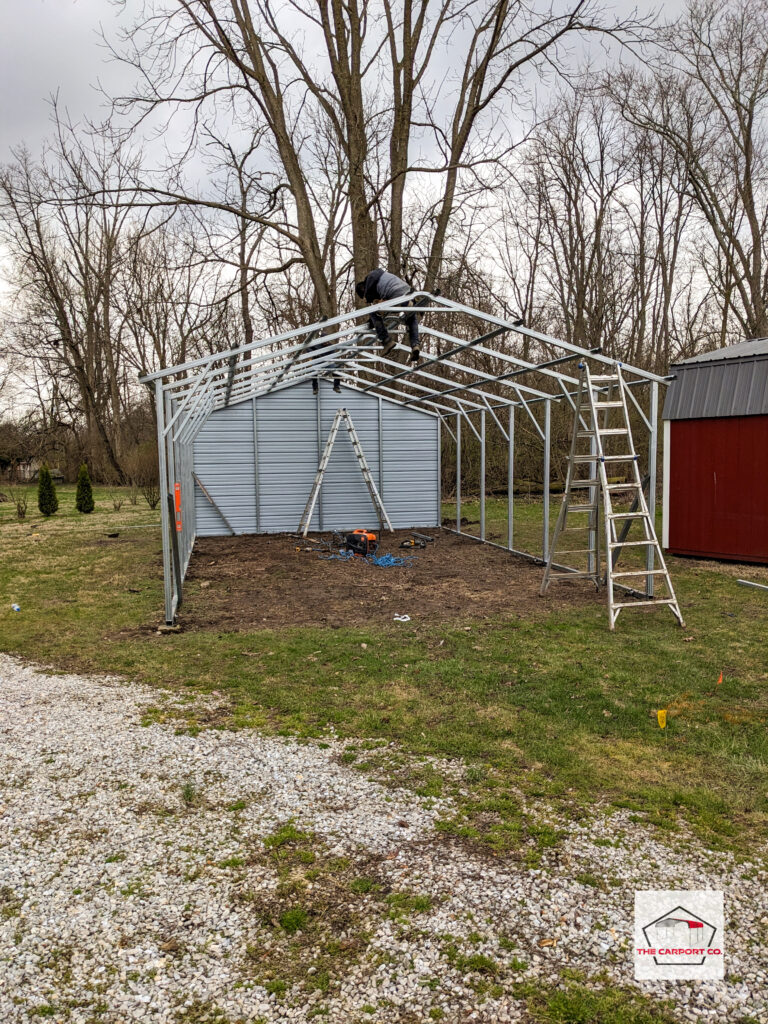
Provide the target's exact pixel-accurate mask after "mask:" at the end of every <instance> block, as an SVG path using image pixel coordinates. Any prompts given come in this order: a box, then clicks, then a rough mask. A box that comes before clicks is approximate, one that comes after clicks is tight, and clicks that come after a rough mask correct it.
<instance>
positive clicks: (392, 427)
mask: <svg viewBox="0 0 768 1024" xmlns="http://www.w3.org/2000/svg"><path fill="white" fill-rule="evenodd" d="M439 452H440V444H439V420H438V419H437V417H436V416H425V415H424V414H423V413H421V412H419V411H418V410H416V409H407V408H402V407H401V406H397V405H392V404H390V403H389V402H383V403H382V453H383V461H384V472H383V492H384V506H385V508H386V510H387V512H388V513H389V517H390V519H391V520H392V525H393V526H394V527H395V528H396V529H408V528H410V527H412V526H439V525H440V508H439V507H438V505H439V502H438V477H439V473H440V462H439Z"/></svg>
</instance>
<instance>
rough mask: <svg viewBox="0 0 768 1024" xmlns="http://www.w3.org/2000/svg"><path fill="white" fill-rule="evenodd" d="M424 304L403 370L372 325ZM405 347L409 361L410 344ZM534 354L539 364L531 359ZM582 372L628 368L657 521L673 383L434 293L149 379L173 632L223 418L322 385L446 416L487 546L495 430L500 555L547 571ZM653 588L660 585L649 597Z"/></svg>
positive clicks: (397, 321) (396, 319)
mask: <svg viewBox="0 0 768 1024" xmlns="http://www.w3.org/2000/svg"><path fill="white" fill-rule="evenodd" d="M414 301H420V302H422V303H424V304H423V305H420V306H419V309H418V312H419V317H420V319H421V320H422V326H421V336H422V345H423V350H422V352H423V357H424V358H423V359H422V360H421V362H420V363H418V364H417V365H414V366H403V364H402V363H400V362H397V360H395V359H391V358H383V357H382V356H380V355H379V354H378V342H377V339H376V336H375V334H374V333H373V332H372V331H371V329H370V328H369V326H368V318H369V316H370V314H371V312H377V313H381V314H382V315H384V316H385V318H389V319H391V321H392V322H393V326H392V330H398V331H399V330H401V329H402V328H401V320H402V315H403V314H406V313H409V312H411V311H412V308H413V307H412V303H413V302H414ZM424 319H426V321H427V322H426V323H424V322H423V321H424ZM516 336H519V337H522V338H525V339H527V343H528V349H529V358H528V359H523V358H522V357H521V356H519V355H517V354H515V352H514V346H513V344H511V343H510V342H511V341H513V340H514V339H516ZM489 342H495V343H496V347H493V348H490V347H489V346H488V343H489ZM397 347H398V349H399V350H402V351H405V352H407V351H408V346H407V345H405V344H403V343H402V342H399V343H398V346H397ZM531 354H533V356H534V358H530V356H531ZM581 362H587V363H590V364H591V363H597V364H602V365H603V366H606V367H608V368H609V369H610V368H611V367H614V366H616V365H621V367H622V372H623V374H624V378H625V381H626V384H627V385H628V387H629V389H630V390H629V395H630V397H631V399H632V403H633V405H634V406H635V408H636V410H637V412H638V414H639V416H640V418H641V421H642V423H643V425H644V427H645V428H646V429H647V431H648V438H649V446H648V451H649V464H648V467H647V472H648V474H649V475H650V493H649V495H648V505H649V508H651V509H652V510H654V511H655V507H656V465H657V455H658V402H659V385H660V384H664V385H666V383H667V380H666V379H665V378H664V377H660V376H657V375H656V374H653V373H649V372H648V371H647V370H641V369H640V368H638V367H635V366H629V365H627V364H626V363H620V364H619V363H618V361H617V360H615V359H613V358H611V357H610V356H607V355H604V354H603V353H602V352H601V351H600V350H597V349H593V350H587V349H584V348H579V347H578V346H577V345H573V344H570V343H569V342H565V341H562V340H560V339H558V338H554V337H550V336H549V335H546V334H542V333H540V332H539V331H534V330H531V329H530V328H528V327H524V326H523V325H521V324H519V323H514V322H511V321H509V320H505V319H502V318H501V317H497V316H493V315H492V314H490V313H487V312H484V311H482V310H477V309H472V308H471V307H469V306H465V305H462V304H461V303H458V302H453V301H451V300H450V299H446V298H443V297H442V296H434V295H431V294H429V293H428V292H414V293H412V294H411V295H409V296H408V297H407V299H392V300H389V301H388V302H381V303H378V304H376V305H375V306H369V307H366V308H365V309H357V310H353V311H352V312H349V313H344V314H342V315H340V316H337V317H333V318H332V319H329V320H325V321H322V322H320V323H317V324H312V325H310V326H307V327H300V328H298V329H296V330H293V331H288V332H286V333H284V334H280V335H276V336H274V337H271V338H265V339H263V340H261V341H259V342H256V343H254V344H251V345H242V346H240V347H239V348H234V349H229V350H227V351H225V352H215V353H212V354H211V355H209V356H203V357H201V358H199V359H193V360H190V361H189V362H186V363H183V364H180V365H178V366H170V367H166V368H164V369H161V370H158V371H156V372H155V373H150V374H147V375H146V376H143V377H141V378H140V380H141V382H142V383H144V384H147V385H148V386H149V387H151V388H152V389H153V393H154V402H155V412H156V417H157V437H158V457H159V468H160V489H161V493H162V501H161V504H160V507H161V515H162V537H163V574H164V581H165V617H166V621H167V622H169V623H170V622H173V621H174V620H175V617H176V612H177V609H178V607H179V605H180V604H181V598H182V592H183V590H182V588H183V581H184V576H185V574H186V571H187V566H188V564H189V559H190V556H191V554H192V548H193V546H194V543H195V523H194V486H195V485H194V481H193V478H192V476H193V474H192V469H193V444H194V439H195V437H196V435H197V433H198V432H199V430H200V428H201V427H202V425H203V423H205V421H206V420H207V418H208V417H209V416H210V415H211V413H212V412H214V411H215V410H217V409H222V408H226V407H227V406H228V405H232V404H235V403H239V402H243V401H246V400H255V399H257V398H259V397H260V396H263V395H267V394H269V393H270V392H273V391H276V390H278V389H283V388H288V387H292V386H294V385H295V384H298V383H300V382H302V381H307V380H311V379H312V378H316V377H326V378H338V379H339V380H340V381H341V382H342V383H343V384H344V385H345V386H347V387H350V388H354V389H357V390H360V391H362V392H364V393H369V394H370V393H372V394H374V395H378V396H380V397H382V398H386V399H388V400H389V401H394V402H397V403H400V404H402V405H404V406H415V407H420V408H422V409H424V410H428V411H430V412H432V413H433V414H436V415H437V416H439V418H440V422H441V426H443V427H445V429H446V430H447V431H448V432H449V433H450V435H451V436H452V437H453V438H454V441H455V444H456V458H457V477H456V509H457V511H456V530H455V532H456V533H458V534H461V535H462V536H468V537H472V539H475V540H479V541H481V542H483V543H486V544H493V542H491V541H489V540H487V539H486V522H485V438H486V426H487V423H488V421H489V419H490V420H493V422H494V423H495V424H496V426H497V427H498V429H499V430H500V431H501V434H502V436H503V437H504V439H505V440H506V442H507V445H508V452H509V455H508V483H507V507H508V528H507V542H506V544H503V545H499V544H493V546H495V547H502V548H503V549H505V550H507V551H509V552H511V553H513V554H515V555H519V556H522V557H524V558H528V559H532V560H534V561H536V562H544V561H546V559H547V556H548V552H549V511H550V457H551V421H552V405H553V403H554V402H567V403H568V404H569V405H570V406H571V407H573V408H575V404H574V396H575V391H576V388H577V385H578V378H577V376H575V374H574V372H572V371H570V372H569V369H568V367H569V364H572V368H573V370H575V369H577V365H578V363H581ZM478 363H480V364H482V365H477V364H478ZM574 364H575V365H574ZM521 378H523V379H521ZM523 380H526V381H527V382H526V383H524V382H523ZM518 410H520V411H521V413H522V414H523V415H525V417H526V419H527V420H528V421H529V422H530V423H531V424H532V426H533V428H534V430H535V432H536V434H537V435H538V436H539V438H540V440H541V443H542V476H543V487H544V493H543V505H544V524H543V530H542V543H541V551H540V552H528V551H522V550H520V549H518V548H516V547H515V538H514V500H513V488H514V459H515V422H516V415H517V411H518ZM462 425H464V426H465V427H466V428H467V429H468V430H470V431H471V432H472V433H473V434H474V436H475V437H476V438H477V440H478V442H479V444H480V453H481V455H480V530H479V536H478V537H474V535H472V534H466V533H465V532H464V531H462V529H461V502H462V494H461V483H462V481H461V444H462V429H463V427H462ZM562 568H565V569H568V568H570V567H568V566H563V567H562ZM652 581H653V577H652V576H649V577H648V582H647V584H646V585H647V587H648V588H649V592H648V593H649V596H650V595H651V594H652Z"/></svg>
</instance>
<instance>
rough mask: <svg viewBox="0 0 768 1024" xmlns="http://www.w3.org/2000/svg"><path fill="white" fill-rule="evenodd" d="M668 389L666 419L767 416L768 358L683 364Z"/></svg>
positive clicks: (674, 369)
mask: <svg viewBox="0 0 768 1024" xmlns="http://www.w3.org/2000/svg"><path fill="white" fill-rule="evenodd" d="M672 370H673V372H674V373H675V375H676V379H675V380H673V381H672V382H671V384H670V385H669V387H668V389H667V396H666V400H665V402H664V412H663V414H662V416H663V418H664V419H665V420H690V419H709V418H713V417H724V416H763V415H766V414H768V357H766V356H759V357H756V358H754V359H744V358H742V359H731V360H728V359H725V360H722V361H721V362H704V363H690V364H688V363H682V364H681V365H680V366H675V367H673V368H672Z"/></svg>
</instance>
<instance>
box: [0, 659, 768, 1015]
mask: <svg viewBox="0 0 768 1024" xmlns="http://www.w3.org/2000/svg"><path fill="white" fill-rule="evenodd" d="M160 699H164V700H171V699H172V698H167V697H166V698H159V696H158V693H157V691H155V690H151V689H148V688H146V687H141V686H138V685H135V684H128V683H126V682H124V681H121V680H117V679H105V678H84V677H81V676H72V675H68V676H61V675H46V674H44V673H43V672H41V671H37V670H34V669H32V668H29V667H25V666H23V665H22V664H21V663H20V662H18V661H16V660H14V659H11V658H9V657H6V656H2V655H0V1021H2V1022H3V1024H16V1022H22V1021H38V1020H41V1019H51V1020H54V1021H71V1022H74V1024H77V1022H83V1024H86V1022H96V1021H101V1022H105V1024H113V1022H114V1024H116V1022H134V1021H152V1022H181V1021H184V1022H190V1024H192V1022H194V1024H203V1022H205V1021H211V1022H214V1021H215V1022H216V1024H224V1022H239V1021H242V1022H246V1021H247V1022H255V1021H259V1020H263V1021H268V1022H273V1021H280V1022H282V1021H307V1020H310V1019H318V1020H320V1021H330V1022H338V1024H342V1022H343V1024H346V1022H349V1021H352V1022H356V1021H361V1020H370V1021H385V1022H394V1021H428V1020H431V1019H441V1018H440V1011H442V1013H443V1017H442V1019H443V1020H445V1021H465V1020H467V1021H483V1022H489V1024H490V1022H497V1021H498V1022H504V1021H524V1020H530V1018H529V1017H527V1016H526V1011H525V1006H524V1004H523V1003H521V1002H520V1001H518V1000H516V999H515V998H514V995H513V991H512V989H513V985H514V983H515V982H518V981H528V982H536V983H539V984H541V985H542V986H543V987H545V988H547V987H550V986H552V985H556V984H558V983H561V980H562V979H561V976H562V972H563V970H564V969H565V968H571V969H575V970H579V971H580V972H582V973H583V974H584V975H585V976H586V977H587V978H596V977H597V976H598V975H601V976H602V978H603V981H602V982H600V983H601V984H602V983H604V981H605V978H606V977H607V978H608V979H610V980H611V981H612V982H615V983H616V984H619V985H632V984H634V983H633V981H632V970H633V968H632V960H631V930H632V907H633V895H634V890H635V889H645V888H693V889H703V888H715V889H719V888H722V889H724V890H725V891H726V897H725V899H726V917H727V924H728V926H729V932H728V938H727V946H726V952H727V970H728V977H727V979H726V981H725V982H721V983H711V982H710V983H706V982H701V983H690V984H686V983H682V982H681V983H676V984H674V985H672V984H669V983H667V984H660V983H659V984H653V985H651V984H647V985H646V986H645V988H644V991H647V992H648V993H649V994H650V993H654V994H656V995H659V994H661V995H663V996H665V997H667V998H671V999H673V1000H674V1001H675V1003H676V1011H675V1012H676V1014H677V1015H678V1016H679V1017H680V1019H681V1020H691V1021H698V1020H704V1021H712V1022H714V1021H724V1020H727V1019H737V1018H739V1017H744V1016H749V1017H751V1018H753V1019H755V1020H757V1021H760V1022H768V999H767V996H766V993H767V992H768V974H767V972H766V958H765V955H764V950H765V948H766V940H767V938H768V898H767V897H766V880H767V879H768V876H766V873H765V870H764V864H763V863H760V864H758V863H756V864H740V865H736V864H735V862H734V861H733V859H732V858H731V857H730V856H727V855H723V854H717V855H716V854H714V853H708V852H706V851H703V850H700V849H698V847H697V845H696V843H695V842H693V841H691V842H688V843H683V842H681V841H680V836H679V834H678V835H677V837H676V839H675V840H674V842H675V843H676V848H672V847H670V846H666V845H662V844H661V843H660V842H659V841H658V839H657V838H656V836H655V835H654V834H652V833H650V832H649V831H648V830H647V829H645V828H643V827H642V826H641V825H639V824H638V823H634V822H632V821H631V820H630V816H629V815H628V814H626V813H618V814H613V815H612V816H610V817H609V816H596V817H595V819H594V820H592V821H590V822H585V823H584V824H583V825H582V826H578V827H577V826H574V825H573V824H572V823H568V825H567V826H566V827H568V828H569V830H570V831H569V837H568V839H567V840H566V841H565V842H564V843H563V844H561V845H560V846H559V847H557V848H556V849H554V850H552V851H551V852H549V853H547V854H546V855H545V857H544V860H543V862H542V866H541V867H540V868H539V869H537V870H526V869H525V868H523V867H521V866H520V864H519V863H517V862H516V861H514V860H511V859H510V860H502V859H493V858H490V857H486V856H484V855H483V854H482V853H478V852H475V851H473V850H471V849H470V848H469V847H467V846H466V845H463V844H460V843H458V842H457V841H455V840H450V839H448V838H447V837H445V836H443V835H442V834H441V833H439V832H437V831H436V830H435V828H434V823H435V820H436V819H438V818H441V817H446V816H448V815H450V813H451V808H450V806H449V805H447V803H446V802H444V801H435V800H419V799H417V798H416V797H414V796H413V795H411V794H409V793H407V792H405V791H402V790H398V791H393V790H391V789H386V788H384V787H383V786H381V785H379V784H377V783H375V782H373V781H370V780H368V779H366V778H365V777H363V775H362V774H361V773H360V772H359V771H357V770H355V769H353V768H349V767H346V766H345V765H343V764H341V763H339V759H338V757H339V754H340V752H341V751H342V749H343V746H342V745H341V744H339V743H337V742H335V741H332V740H331V741H329V742H328V743H327V744H318V743H309V744H305V743H297V742H294V741H291V740H284V739H279V738H273V737H264V736H261V735H259V734H258V733H257V732H255V731H252V730H243V731H239V732H220V731H216V730H208V731H204V732H202V733H200V734H199V735H198V736H196V737H192V736H189V735H177V734H176V729H175V727H174V725H172V724H152V725H148V726H142V724H141V717H142V709H144V708H146V707H147V706H148V705H150V704H152V705H156V704H157V703H158V700H160ZM202 703H205V701H202ZM208 703H210V701H208ZM185 787H186V788H185ZM185 794H186V799H185ZM243 803H245V806H242V804H243ZM233 805H235V806H234V807H233ZM542 813H546V812H545V811H544V812H542ZM288 821H293V822H294V824H295V826H296V828H297V829H299V830H303V831H304V832H306V833H311V835H312V838H311V840H307V841H306V843H305V846H306V847H307V848H309V847H310V846H311V848H312V850H313V851H314V853H315V855H316V857H317V865H318V866H320V867H322V868H324V867H325V866H327V865H329V864H331V865H334V864H335V865H336V869H337V875H338V876H339V878H342V877H343V878H344V879H346V881H343V883H339V884H343V885H344V886H347V889H346V890H343V891H349V890H348V885H349V881H348V879H349V878H351V877H354V875H355V874H356V873H357V874H361V875H366V874H367V875H369V876H371V877H373V878H375V880H376V882H377V884H378V886H379V887H380V888H381V892H382V894H383V893H386V892H387V891H388V890H390V889H391V890H393V891H394V892H407V893H411V894H418V895H422V896H429V897H430V903H429V906H427V907H426V909H424V905H423V904H422V905H421V906H416V907H411V908H410V912H407V911H406V912H404V913H402V914H401V915H398V914H393V912H392V910H391V905H390V904H388V903H387V902H386V900H385V898H384V896H383V895H379V896H376V895H375V890H374V892H373V893H371V894H356V895H354V894H352V893H351V892H350V895H349V903H350V907H352V908H353V910H354V915H356V916H354V915H353V917H350V918H349V920H348V921H347V922H346V923H339V922H340V921H342V919H343V914H342V915H341V916H339V915H338V914H337V915H336V916H334V913H332V912H331V911H330V910H329V912H328V916H327V920H325V921H323V920H320V921H318V924H317V934H318V935H321V934H323V928H325V932H326V933H325V935H324V939H323V942H326V944H327V940H328V934H329V930H330V932H333V929H336V930H337V931H336V933H334V935H332V937H334V936H335V940H337V941H338V943H339V944H340V948H341V949H342V950H344V949H346V948H354V949H355V950H356V952H355V954H354V955H342V956H341V958H340V959H339V964H340V965H341V966H340V970H339V973H338V975H337V976H334V975H333V972H332V974H331V978H330V984H328V985H327V986H321V987H319V988H317V989H315V990H314V991H311V986H310V985H307V984H306V982H307V981H309V980H311V979H313V978H319V977H320V975H321V973H322V971H321V968H322V967H323V960H322V956H323V951H322V949H320V947H318V950H317V953H316V954H315V951H314V950H313V949H312V948H307V935H309V934H310V933H309V932H307V935H303V934H302V932H301V931H300V932H299V933H297V935H296V936H293V937H290V936H286V935H285V933H284V931H283V929H281V927H280V926H279V924H278V923H277V922H276V921H275V920H274V915H275V914H278V915H279V909H278V910H277V911H276V910H275V909H274V908H275V907H276V906H278V907H279V906H282V904H280V902H279V901H280V900H281V899H282V900H285V899H286V897H285V892H286V889H285V886H286V879H288V882H290V880H291V878H293V877H294V876H293V875H292V874H291V870H288V869H284V870H283V871H282V874H281V873H280V872H279V870H278V869H279V867H280V864H279V863H278V861H277V859H276V858H275V857H274V856H269V855H268V853H267V850H266V848H265V844H264V842H263V840H264V838H265V837H267V836H270V835H271V834H273V833H274V832H275V831H276V830H277V829H278V828H279V827H280V826H281V825H283V824H285V823H286V822H288ZM605 839H611V840H613V841H614V842H615V845H612V846H605V845H596V844H595V840H598V841H600V840H605ZM342 856H343V857H345V858H347V860H348V861H349V865H348V866H346V867H345V862H344V861H341V860H339V859H338V858H340V857H342ZM334 858H336V860H334ZM284 868H285V866H284ZM329 870H330V869H329ZM321 874H322V872H320V871H318V875H321ZM586 875H594V876H597V877H599V878H601V879H607V880H609V881H608V883H607V891H606V892H604V891H602V890H601V889H599V888H595V887H594V886H592V885H590V884H586V881H585V876H586ZM331 876H332V872H331V874H330V875H327V876H325V875H323V876H322V877H318V878H315V879H312V880H311V881H310V885H309V887H308V888H305V889H303V890H301V889H297V890H296V892H297V893H298V895H296V896H295V899H294V902H295V903H298V904H311V903H312V900H313V899H314V898H315V897H316V896H317V894H318V893H321V894H324V898H325V896H327V895H328V894H329V893H330V892H331V890H330V889H329V890H327V891H326V890H325V889H323V885H326V886H327V885H330V882H323V878H324V877H327V878H330V877H331ZM577 876H581V877H582V881H581V882H579V881H577V880H576V878H577ZM334 884H336V883H334ZM281 887H282V888H281ZM339 891H342V890H338V888H337V890H336V901H337V903H338V898H339ZM276 901H277V902H276ZM289 902H290V897H289ZM342 905H343V899H342ZM270 908H271V909H270ZM311 934H315V933H311ZM312 941H314V940H312ZM319 941H320V939H318V942H319ZM350 944H351V945H350ZM542 944H543V945H542ZM315 955H316V958H317V964H318V967H315V966H309V968H308V969H307V964H308V963H309V962H310V961H311V962H312V963H314V960H313V959H312V958H313V957H315ZM472 956H476V957H477V956H484V957H486V958H488V961H493V963H494V964H495V965H497V967H498V971H497V973H496V974H495V975H494V974H493V967H492V965H491V967H490V968H487V970H486V972H485V973H483V972H482V970H481V971H478V970H476V969H473V968H476V967H477V966H478V965H480V966H482V962H481V961H478V960H476V961H474V962H473V961H470V960H468V958H469V957H472ZM307 957H308V958H309V960H308V959H307ZM302 958H303V959H302ZM486 966H487V965H486ZM270 977H282V978H283V979H284V980H285V984H286V990H285V991H284V992H282V993H281V992H269V991H267V988H266V987H265V984H266V982H267V980H268V978H270ZM494 986H497V987H494ZM639 987H640V988H641V989H643V986H639ZM323 989H325V990H323ZM430 1013H431V1014H432V1016H430Z"/></svg>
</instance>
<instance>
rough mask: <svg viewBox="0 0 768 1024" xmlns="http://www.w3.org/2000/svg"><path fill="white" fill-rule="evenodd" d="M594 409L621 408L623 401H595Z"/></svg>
mask: <svg viewBox="0 0 768 1024" xmlns="http://www.w3.org/2000/svg"><path fill="white" fill-rule="evenodd" d="M594 406H595V408H596V409H623V408H624V403H623V402H595V403H594Z"/></svg>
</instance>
